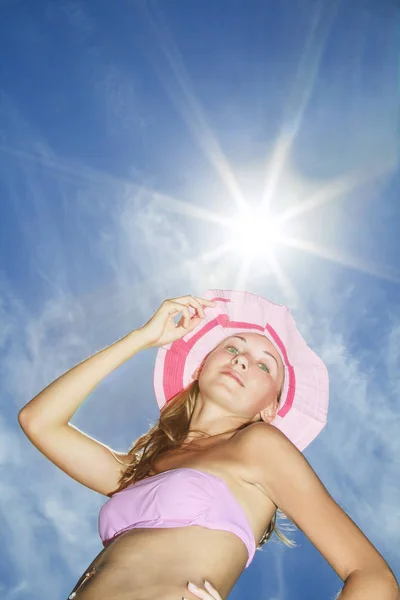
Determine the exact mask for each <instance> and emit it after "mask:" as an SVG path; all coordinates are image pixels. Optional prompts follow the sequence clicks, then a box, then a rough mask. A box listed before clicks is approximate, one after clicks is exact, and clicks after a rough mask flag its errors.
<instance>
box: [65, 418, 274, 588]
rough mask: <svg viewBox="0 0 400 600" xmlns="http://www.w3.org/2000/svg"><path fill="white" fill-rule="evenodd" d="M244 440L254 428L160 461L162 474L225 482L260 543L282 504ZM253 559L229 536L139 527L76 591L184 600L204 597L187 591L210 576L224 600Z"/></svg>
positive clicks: (110, 549)
mask: <svg viewBox="0 0 400 600" xmlns="http://www.w3.org/2000/svg"><path fill="white" fill-rule="evenodd" d="M244 435H246V430H242V431H239V432H237V433H235V434H232V433H229V434H228V436H226V435H225V436H218V437H216V438H211V439H210V441H208V440H207V439H204V440H202V441H201V442H198V443H196V449H193V450H191V449H190V446H189V448H187V449H186V450H184V451H183V452H182V451H174V452H171V453H169V454H168V455H167V456H165V457H160V458H159V459H158V460H157V461H156V462H155V465H154V471H155V473H161V472H163V471H168V470H170V469H175V468H178V467H190V468H194V469H198V470H200V471H204V472H207V473H211V474H212V475H216V476H217V477H219V478H220V479H222V480H223V481H224V482H225V483H226V484H227V485H228V487H229V489H230V490H231V492H232V494H233V495H234V497H235V498H236V500H237V501H238V502H239V504H240V505H241V507H242V509H243V512H244V513H245V515H246V516H247V519H248V521H249V523H250V525H251V528H252V530H253V534H254V539H255V543H256V545H257V544H258V542H259V540H260V539H261V537H262V535H263V533H264V531H265V530H266V528H267V527H268V525H269V523H270V521H271V519H272V516H273V514H274V512H275V510H276V506H275V505H274V504H273V502H272V501H271V500H270V499H269V498H268V496H267V495H266V494H265V492H264V490H263V489H262V487H261V486H260V485H259V484H257V483H256V479H255V477H254V474H253V471H254V469H253V470H252V466H251V465H249V464H246V459H245V457H244V456H243V454H244V453H243V452H241V442H242V440H243V436H244ZM247 558H248V553H247V548H246V546H245V545H244V543H243V542H242V540H240V539H239V538H238V537H237V536H236V535H235V534H233V533H230V532H227V531H218V530H212V529H206V528H204V527H199V526H189V527H179V528H166V529H132V530H130V531H126V532H124V533H123V534H121V535H120V536H119V537H117V538H116V539H115V540H114V541H113V542H112V543H111V544H110V545H109V546H107V548H104V549H103V550H102V551H101V552H100V554H98V556H96V558H95V559H94V561H93V562H92V563H91V565H90V566H89V567H88V568H87V569H86V570H85V572H84V574H83V575H82V577H81V578H80V579H79V581H78V583H77V584H76V586H75V588H74V590H73V591H75V592H76V596H75V598H76V600H106V599H107V600H111V599H112V600H128V599H129V600H180V599H181V598H182V596H186V598H196V596H194V595H193V594H191V593H190V591H189V590H188V589H187V582H188V581H192V582H193V583H195V584H196V585H198V586H200V587H204V585H203V579H207V580H208V581H210V583H211V584H212V585H213V586H214V587H215V588H216V589H217V590H218V592H219V593H220V595H221V597H222V598H223V599H224V598H226V596H227V595H228V594H229V592H230V590H231V589H232V587H233V586H234V584H235V582H236V581H237V579H238V578H239V576H240V574H241V573H242V571H243V569H244V567H245V565H246V562H247ZM93 568H95V570H93V573H92V574H91V570H92V569H93ZM88 572H89V576H88V577H87V578H85V574H86V573H88Z"/></svg>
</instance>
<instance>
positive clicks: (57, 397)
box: [18, 296, 215, 496]
mask: <svg viewBox="0 0 400 600" xmlns="http://www.w3.org/2000/svg"><path fill="white" fill-rule="evenodd" d="M214 305H215V302H212V301H210V300H207V299H202V298H196V297H193V296H182V297H179V298H173V299H171V300H165V301H164V302H163V303H162V305H161V306H160V308H159V309H158V310H157V311H156V313H155V314H154V315H153V316H152V317H151V319H150V320H149V321H148V322H147V323H146V324H145V325H144V326H143V327H141V328H139V329H136V330H135V331H132V332H131V333H129V334H128V335H126V336H125V337H123V338H122V339H120V340H119V341H118V342H115V343H114V344H112V345H111V346H108V348H105V349H104V350H101V351H100V352H98V353H97V354H95V355H94V356H92V357H90V358H88V359H86V360H84V361H83V362H82V363H80V364H79V365H77V366H76V367H73V368H72V369H70V370H69V371H67V373H64V374H63V375H61V377H59V378H58V379H56V380H55V381H53V383H51V384H50V385H48V386H47V387H46V388H45V389H44V390H42V391H41V392H40V393H39V394H38V395H37V396H35V398H33V399H32V400H31V401H30V402H28V404H26V405H25V406H24V407H23V408H22V409H21V411H20V412H19V414H18V421H19V423H20V425H21V427H22V429H23V431H24V433H25V434H26V436H27V437H28V439H29V440H30V441H31V442H32V444H33V445H34V446H36V448H37V449H38V450H39V451H40V452H41V453H42V454H44V455H45V456H46V458H48V459H49V460H50V461H51V462H52V463H54V464H55V465H56V466H57V467H59V468H60V469H61V470H62V471H64V473H66V474H67V475H69V476H70V477H72V478H73V479H75V480H76V481H78V482H79V483H81V484H82V485H85V486H86V487H88V488H90V489H92V490H95V491H96V492H99V493H101V494H104V495H106V496H109V495H110V494H111V493H112V492H113V491H115V490H116V489H117V487H118V483H119V479H120V476H121V471H122V469H121V467H120V466H119V464H118V463H119V462H122V464H123V465H127V464H129V463H130V462H131V459H132V457H131V456H130V455H129V454H128V453H126V454H124V453H122V452H115V451H113V450H111V448H110V447H109V446H106V445H105V444H102V443H101V442H99V441H97V440H95V439H93V438H92V437H90V436H89V435H87V434H86V433H84V432H82V431H80V430H79V429H77V427H74V425H71V423H70V422H69V421H70V419H71V418H72V417H73V415H74V413H75V412H76V411H77V410H78V408H79V406H80V405H81V404H82V402H83V401H84V400H85V398H87V396H88V395H89V394H90V393H91V392H92V391H93V390H94V389H95V387H96V386H97V385H98V384H99V383H100V382H101V381H102V380H103V379H104V378H105V377H107V375H109V374H110V373H112V372H113V371H115V369H117V368H118V367H119V366H121V365H122V364H124V363H125V362H126V361H127V360H129V359H130V358H132V356H134V355H135V354H137V352H139V351H140V350H144V349H146V348H153V347H157V346H162V345H164V344H169V343H170V342H172V341H174V340H177V339H180V338H181V337H182V336H184V335H185V334H186V333H188V332H190V331H193V330H194V328H195V327H196V326H197V325H198V324H199V322H200V320H201V318H203V317H204V309H203V306H214ZM189 307H191V308H192V309H194V310H195V311H196V313H197V316H196V314H195V315H191V314H190V311H189ZM179 313H182V317H181V319H180V322H179V323H178V324H175V321H174V319H175V317H176V315H177V314H179Z"/></svg>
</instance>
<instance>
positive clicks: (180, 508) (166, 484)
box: [99, 467, 256, 568]
mask: <svg viewBox="0 0 400 600" xmlns="http://www.w3.org/2000/svg"><path fill="white" fill-rule="evenodd" d="M190 525H200V526H202V527H205V528H207V529H218V530H223V531H230V532H231V533H233V534H235V535H236V536H238V537H239V538H240V539H241V540H242V542H243V543H244V544H245V546H246V548H247V552H248V560H247V563H246V568H247V567H248V566H249V564H250V563H251V561H252V560H253V557H254V553H255V551H256V543H255V540H254V535H253V531H252V529H251V527H250V523H249V521H248V519H247V517H246V515H245V514H244V512H243V509H242V507H241V506H240V504H239V502H238V501H237V500H236V498H235V497H234V496H233V494H232V492H231V491H230V489H229V487H228V485H227V484H226V483H225V482H224V481H223V480H222V479H220V478H219V477H216V476H215V475H211V473H205V472H204V471H198V470H197V469H189V468H184V467H181V468H178V469H172V470H170V471H165V472H164V473H159V474H158V475H154V476H153V477H148V478H147V479H143V480H141V481H138V482H137V483H134V484H132V485H130V486H128V487H127V488H125V489H124V490H122V491H121V492H118V493H116V494H114V495H113V496H112V497H111V498H110V499H109V500H107V502H106V503H105V504H104V505H103V506H102V508H101V510H100V514H99V534H100V537H101V539H102V541H103V546H107V545H108V544H109V543H110V542H111V540H112V539H113V538H115V537H116V536H117V535H120V534H121V533H123V532H124V531H127V530H129V529H137V528H154V529H157V528H166V527H188V526H190Z"/></svg>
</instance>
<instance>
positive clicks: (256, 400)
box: [199, 333, 284, 420]
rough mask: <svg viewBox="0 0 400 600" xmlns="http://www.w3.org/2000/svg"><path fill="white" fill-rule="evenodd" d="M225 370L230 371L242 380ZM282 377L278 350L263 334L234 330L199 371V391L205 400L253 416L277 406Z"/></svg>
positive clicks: (239, 414) (281, 365)
mask: <svg viewBox="0 0 400 600" xmlns="http://www.w3.org/2000/svg"><path fill="white" fill-rule="evenodd" d="M223 371H230V372H231V373H232V374H233V375H234V376H235V375H236V376H237V377H238V378H239V380H240V382H238V381H237V380H236V379H235V378H234V377H232V376H229V375H228V374H225V373H224V372H223ZM283 377H284V368H283V364H282V360H281V358H280V356H279V353H278V352H277V350H276V349H275V347H274V345H273V344H272V343H271V342H270V341H269V340H268V339H267V338H266V337H265V336H264V335H261V334H259V333H240V334H234V335H232V336H229V337H227V338H226V339H225V340H224V341H223V342H221V343H220V344H218V346H217V347H216V348H215V349H214V350H213V351H212V352H211V353H210V354H209V355H208V357H207V359H206V360H205V362H204V365H203V368H202V369H201V371H200V374H199V388H200V394H201V396H202V398H203V400H205V401H207V400H209V401H212V402H215V403H217V404H218V405H219V406H223V407H224V408H225V409H228V410H231V411H232V413H233V414H234V415H237V416H239V417H243V418H248V419H252V418H254V417H255V416H258V417H260V413H261V411H263V410H265V409H266V408H267V407H269V409H271V408H272V409H276V408H277V401H278V398H279V394H280V391H281V389H282V385H283ZM265 414H266V413H265ZM261 416H262V418H264V417H263V415H261ZM264 420H266V419H265V418H264Z"/></svg>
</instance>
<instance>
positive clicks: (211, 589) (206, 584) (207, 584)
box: [204, 579, 222, 600]
mask: <svg viewBox="0 0 400 600" xmlns="http://www.w3.org/2000/svg"><path fill="white" fill-rule="evenodd" d="M204 587H205V588H206V589H207V590H208V591H209V592H210V593H211V595H212V596H213V598H215V600H222V598H221V596H220V595H219V593H218V592H217V590H216V589H215V587H214V586H212V585H211V583H210V582H209V581H207V580H206V579H205V580H204Z"/></svg>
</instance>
